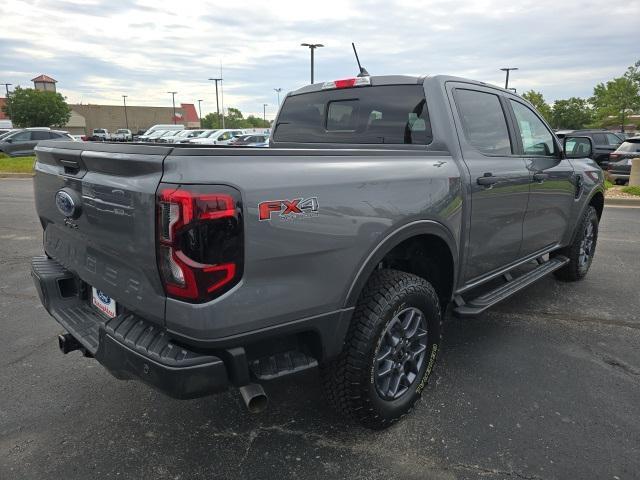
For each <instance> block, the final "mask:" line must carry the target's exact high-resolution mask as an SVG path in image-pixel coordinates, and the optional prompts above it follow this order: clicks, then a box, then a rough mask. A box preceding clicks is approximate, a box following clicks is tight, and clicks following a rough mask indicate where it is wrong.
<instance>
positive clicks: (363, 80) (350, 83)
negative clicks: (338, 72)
mask: <svg viewBox="0 0 640 480" xmlns="http://www.w3.org/2000/svg"><path fill="white" fill-rule="evenodd" d="M369 85H371V78H370V77H356V78H345V79H343V80H334V81H332V82H324V83H323V84H322V89H323V90H327V89H333V88H352V87H365V86H369Z"/></svg>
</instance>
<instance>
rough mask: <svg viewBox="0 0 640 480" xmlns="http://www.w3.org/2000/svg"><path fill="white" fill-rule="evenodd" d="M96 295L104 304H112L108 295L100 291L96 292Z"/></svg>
mask: <svg viewBox="0 0 640 480" xmlns="http://www.w3.org/2000/svg"><path fill="white" fill-rule="evenodd" d="M96 293H97V294H98V298H99V299H100V300H101V301H102V302H104V303H111V297H110V296H109V295H107V294H106V293H104V292H102V291H100V290H96Z"/></svg>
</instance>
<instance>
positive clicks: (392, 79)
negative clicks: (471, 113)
mask: <svg viewBox="0 0 640 480" xmlns="http://www.w3.org/2000/svg"><path fill="white" fill-rule="evenodd" d="M345 78H353V77H345ZM369 78H370V80H371V85H372V86H380V85H421V84H422V83H423V82H424V81H425V79H432V80H434V81H436V82H440V83H445V82H452V81H455V82H462V83H472V84H475V85H482V86H484V87H491V88H496V89H498V90H503V91H505V92H509V93H511V94H513V91H511V90H505V89H504V88H502V87H499V86H498V85H493V84H490V83H485V82H479V81H477V80H471V79H468V78H463V77H455V76H453V75H419V76H418V75H372V76H370V77H369ZM323 84H324V82H318V83H314V84H312V85H305V86H304V87H300V88H298V89H297V90H294V91H292V92H290V93H289V94H288V95H300V94H302V93H310V92H319V91H322V89H323V88H322V87H323Z"/></svg>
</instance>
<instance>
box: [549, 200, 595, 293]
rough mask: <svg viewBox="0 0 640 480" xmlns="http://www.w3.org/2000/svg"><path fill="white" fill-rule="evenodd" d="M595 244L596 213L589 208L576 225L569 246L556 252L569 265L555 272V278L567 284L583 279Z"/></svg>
mask: <svg viewBox="0 0 640 480" xmlns="http://www.w3.org/2000/svg"><path fill="white" fill-rule="evenodd" d="M597 242H598V213H597V212H596V209H595V208H593V207H592V206H589V207H587V209H586V211H585V212H584V214H583V215H582V218H581V219H580V222H579V223H578V226H577V228H576V232H575V234H574V236H573V242H572V243H571V245H569V246H567V247H565V248H563V249H562V250H559V251H558V252H557V253H558V254H560V255H564V256H566V257H568V258H569V263H567V264H566V265H565V266H564V267H562V268H561V269H559V270H556V271H555V272H554V274H555V276H556V277H557V278H558V279H560V280H564V281H567V282H573V281H576V280H581V279H583V278H584V277H585V276H586V275H587V272H588V271H589V268H590V267H591V262H592V261H593V256H594V254H595V251H596V244H597Z"/></svg>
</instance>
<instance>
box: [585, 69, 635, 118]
mask: <svg viewBox="0 0 640 480" xmlns="http://www.w3.org/2000/svg"><path fill="white" fill-rule="evenodd" d="M639 66H640V65H639ZM639 77H640V75H639V74H638V67H636V66H635V65H634V66H633V67H629V70H627V72H626V73H625V75H624V76H622V77H618V78H614V79H613V80H609V81H608V82H607V83H606V84H605V83H599V84H598V85H596V86H595V88H594V89H593V97H591V103H592V105H593V107H594V109H595V112H596V118H597V119H598V121H599V122H605V121H606V119H607V117H609V116H614V117H616V118H617V120H618V122H619V125H620V128H621V129H622V131H624V124H625V121H626V119H627V117H628V116H629V114H630V113H633V111H635V110H637V109H640V81H639Z"/></svg>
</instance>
